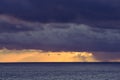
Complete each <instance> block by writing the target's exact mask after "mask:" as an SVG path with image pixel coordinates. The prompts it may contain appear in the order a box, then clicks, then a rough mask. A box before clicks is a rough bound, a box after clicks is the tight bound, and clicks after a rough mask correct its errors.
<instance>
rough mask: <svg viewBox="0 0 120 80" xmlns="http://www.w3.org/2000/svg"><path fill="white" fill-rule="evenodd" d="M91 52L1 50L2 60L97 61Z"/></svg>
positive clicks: (0, 57)
mask: <svg viewBox="0 0 120 80" xmlns="http://www.w3.org/2000/svg"><path fill="white" fill-rule="evenodd" d="M96 61H97V60H96V59H95V58H94V56H93V54H92V53H89V52H64V51H61V52H51V51H49V52H44V51H41V50H7V49H2V50H0V62H96Z"/></svg>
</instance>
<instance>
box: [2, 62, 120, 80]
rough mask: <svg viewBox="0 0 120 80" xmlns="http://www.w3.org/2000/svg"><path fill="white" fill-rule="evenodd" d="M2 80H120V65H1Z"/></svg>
mask: <svg viewBox="0 0 120 80" xmlns="http://www.w3.org/2000/svg"><path fill="white" fill-rule="evenodd" d="M0 80H120V63H1V64H0Z"/></svg>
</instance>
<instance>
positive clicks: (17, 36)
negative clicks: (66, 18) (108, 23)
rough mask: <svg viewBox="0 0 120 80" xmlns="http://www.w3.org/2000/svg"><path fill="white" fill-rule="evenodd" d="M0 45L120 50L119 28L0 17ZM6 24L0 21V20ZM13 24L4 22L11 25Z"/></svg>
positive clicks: (56, 49)
mask: <svg viewBox="0 0 120 80" xmlns="http://www.w3.org/2000/svg"><path fill="white" fill-rule="evenodd" d="M0 22H1V24H0V29H1V30H0V47H1V48H2V47H7V48H13V49H14V48H15V49H41V50H53V51H113V52H114V51H120V30H119V29H104V28H94V27H91V26H89V25H86V24H75V23H39V22H26V21H22V20H18V19H16V18H13V17H9V16H5V15H2V16H1V17H0ZM3 22H4V23H5V25H2V23H3ZM11 24H12V26H7V25H11Z"/></svg>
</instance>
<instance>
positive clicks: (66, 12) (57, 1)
mask: <svg viewBox="0 0 120 80" xmlns="http://www.w3.org/2000/svg"><path fill="white" fill-rule="evenodd" d="M119 3H120V1H119V0H99V1H98V0H0V14H7V15H12V16H15V17H18V18H21V19H24V20H29V21H38V22H75V23H82V24H87V25H91V26H93V27H101V28H120V27H119V26H120V15H119V14H120V5H119Z"/></svg>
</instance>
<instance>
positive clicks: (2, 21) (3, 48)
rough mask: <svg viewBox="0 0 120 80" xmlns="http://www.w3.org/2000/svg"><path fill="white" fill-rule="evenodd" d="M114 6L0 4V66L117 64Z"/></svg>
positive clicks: (101, 0)
mask: <svg viewBox="0 0 120 80" xmlns="http://www.w3.org/2000/svg"><path fill="white" fill-rule="evenodd" d="M119 3H120V1H119V0H0V62H120V15H119V14H120V5H119Z"/></svg>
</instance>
